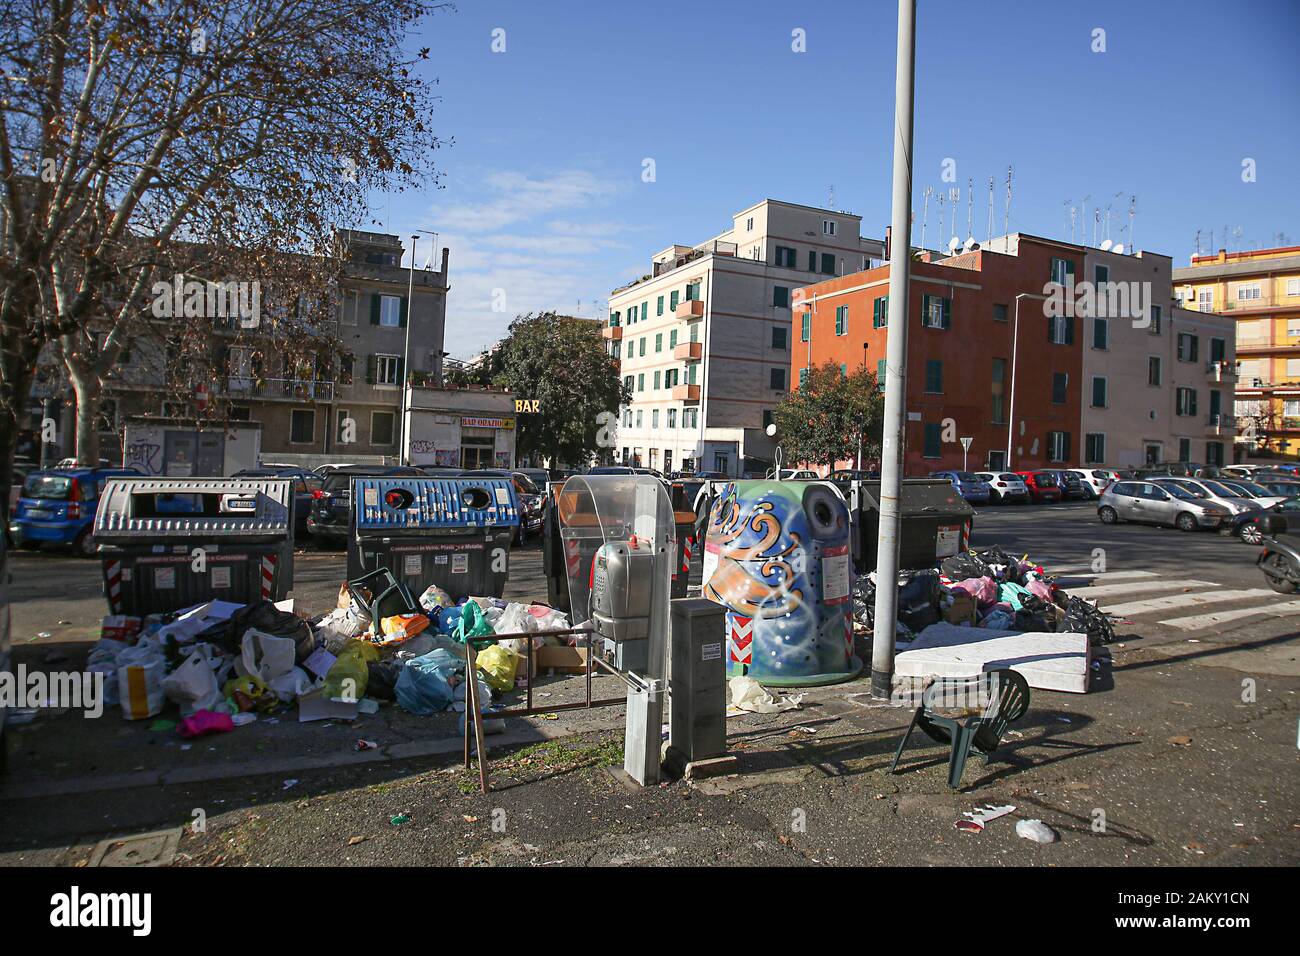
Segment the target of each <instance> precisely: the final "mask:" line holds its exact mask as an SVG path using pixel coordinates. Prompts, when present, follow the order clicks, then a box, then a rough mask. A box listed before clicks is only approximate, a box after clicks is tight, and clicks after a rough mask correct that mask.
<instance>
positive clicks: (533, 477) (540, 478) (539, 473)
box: [515, 468, 552, 491]
mask: <svg viewBox="0 0 1300 956" xmlns="http://www.w3.org/2000/svg"><path fill="white" fill-rule="evenodd" d="M515 474H518V475H527V476H528V480H529V481H531V482H532V483H533V484H535V485H536V486H537V489H538V491H545V490H546V483H547V482H548V481H551V480H552V479H551V473H550V472H549V471H547V470H546V469H545V468H516V469H515Z"/></svg>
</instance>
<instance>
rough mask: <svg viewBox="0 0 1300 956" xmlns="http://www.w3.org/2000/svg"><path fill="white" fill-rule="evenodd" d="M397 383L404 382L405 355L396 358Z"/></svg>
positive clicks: (402, 383)
mask: <svg viewBox="0 0 1300 956" xmlns="http://www.w3.org/2000/svg"><path fill="white" fill-rule="evenodd" d="M397 384H398V385H405V384H406V356H405V355H403V356H402V357H401V358H399V359H398V360H397Z"/></svg>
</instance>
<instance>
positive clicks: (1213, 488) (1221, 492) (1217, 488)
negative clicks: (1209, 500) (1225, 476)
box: [1201, 479, 1247, 498]
mask: <svg viewBox="0 0 1300 956" xmlns="http://www.w3.org/2000/svg"><path fill="white" fill-rule="evenodd" d="M1201 484H1203V485H1205V487H1206V488H1209V489H1210V493H1211V494H1214V495H1218V496H1219V497H1220V498H1242V497H1247V496H1245V495H1242V494H1241V492H1239V491H1234V490H1233V489H1231V488H1229V487H1228V486H1227V485H1225V484H1223V483H1221V482H1218V481H1209V480H1208V479H1207V480H1203V481H1202V482H1201Z"/></svg>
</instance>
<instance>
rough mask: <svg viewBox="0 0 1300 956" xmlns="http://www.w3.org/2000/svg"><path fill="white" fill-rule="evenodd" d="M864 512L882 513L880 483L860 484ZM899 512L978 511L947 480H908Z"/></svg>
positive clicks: (906, 514)
mask: <svg viewBox="0 0 1300 956" xmlns="http://www.w3.org/2000/svg"><path fill="white" fill-rule="evenodd" d="M857 484H858V486H859V487H860V488H861V489H862V497H863V500H862V505H863V510H867V509H870V510H871V511H876V512H879V511H880V482H879V480H872V481H859V482H857ZM899 511H900V512H901V513H902V515H903V516H904V517H925V516H927V515H933V516H935V517H941V516H942V517H962V518H966V517H970V516H971V515H974V514H975V509H974V508H972V507H971V506H970V503H969V502H968V501H967V500H966V499H965V498H963V497H962V496H961V495H959V494H958V493H957V491H956V489H954V488H953V486H952V482H951V481H949V480H948V479H947V478H905V479H903V482H902V495H901V499H900V501H899Z"/></svg>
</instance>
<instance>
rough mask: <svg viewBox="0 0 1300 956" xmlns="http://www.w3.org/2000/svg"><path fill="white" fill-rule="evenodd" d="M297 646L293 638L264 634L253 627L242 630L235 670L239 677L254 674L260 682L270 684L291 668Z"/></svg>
mask: <svg viewBox="0 0 1300 956" xmlns="http://www.w3.org/2000/svg"><path fill="white" fill-rule="evenodd" d="M297 650H298V649H297V647H296V646H295V645H294V642H293V639H292V638H288V637H276V636H275V635H274V634H266V633H264V632H262V631H259V630H258V629H257V628H255V627H250V628H249V629H248V630H247V631H245V632H244V637H243V639H242V641H241V642H240V656H239V660H238V661H237V662H236V664H235V671H236V673H238V674H239V676H240V677H243V676H244V675H245V674H254V675H256V676H257V677H260V678H261V680H262V683H264V684H267V685H269V684H271V682H272V681H274V680H275V679H276V678H277V677H283V676H284V675H285V674H287V673H289V672H290V671H291V670H293V665H294V657H295V656H296V654H297Z"/></svg>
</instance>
